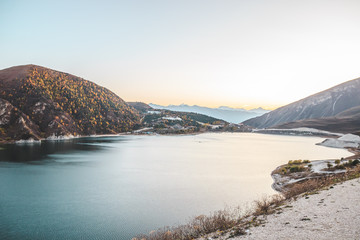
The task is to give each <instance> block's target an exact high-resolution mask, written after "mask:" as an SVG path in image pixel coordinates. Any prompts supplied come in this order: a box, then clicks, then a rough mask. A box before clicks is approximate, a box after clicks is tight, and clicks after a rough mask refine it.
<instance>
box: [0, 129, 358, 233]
mask: <svg viewBox="0 0 360 240" xmlns="http://www.w3.org/2000/svg"><path fill="white" fill-rule="evenodd" d="M322 140H323V139H321V138H315V137H298V136H278V135H264V134H255V133H221V134H220V133H209V134H201V135H189V136H118V137H98V138H83V139H73V140H68V141H47V142H42V143H41V144H33V145H7V146H3V147H2V148H3V149H2V150H0V160H1V161H0V239H131V238H132V237H133V236H134V235H136V234H138V233H147V232H149V231H151V230H154V229H157V228H160V227H163V226H165V225H168V226H169V225H177V224H180V223H184V222H186V221H187V220H189V219H190V218H191V217H194V216H196V215H200V214H208V213H209V212H212V211H215V210H219V209H223V208H224V207H226V206H237V205H244V204H246V203H250V202H252V201H253V200H255V199H258V198H259V197H261V196H262V195H264V194H273V193H274V191H273V190H272V189H271V184H272V179H271V176H270V173H271V171H272V170H273V169H274V168H276V167H277V166H278V165H280V164H283V163H286V162H287V161H288V160H294V159H310V160H316V159H328V158H340V157H346V156H350V155H351V154H350V153H349V152H347V151H345V150H341V149H332V148H326V147H321V146H316V145H315V143H317V142H321V141H322Z"/></svg>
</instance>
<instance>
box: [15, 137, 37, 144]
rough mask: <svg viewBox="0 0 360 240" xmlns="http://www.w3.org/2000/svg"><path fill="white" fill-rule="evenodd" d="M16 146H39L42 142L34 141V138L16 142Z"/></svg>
mask: <svg viewBox="0 0 360 240" xmlns="http://www.w3.org/2000/svg"><path fill="white" fill-rule="evenodd" d="M15 143H16V144H38V143H41V141H40V140H34V139H32V138H30V139H27V140H19V141H15Z"/></svg>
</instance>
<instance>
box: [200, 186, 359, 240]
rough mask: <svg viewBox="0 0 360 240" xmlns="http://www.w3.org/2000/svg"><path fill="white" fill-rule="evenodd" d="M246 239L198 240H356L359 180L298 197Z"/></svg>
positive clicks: (265, 218)
mask: <svg viewBox="0 0 360 240" xmlns="http://www.w3.org/2000/svg"><path fill="white" fill-rule="evenodd" d="M258 219H260V220H264V223H262V224H261V225H260V226H258V227H251V228H250V229H249V230H247V234H246V235H242V236H237V237H233V238H229V233H227V234H225V235H223V236H219V235H218V236H216V237H214V235H211V234H210V235H208V237H205V238H201V239H208V240H210V239H214V240H215V239H216V240H223V239H233V240H242V239H254V240H255V239H256V240H262V239H266V240H273V239H276V240H278V239H289V240H290V239H291V240H293V239H316V240H318V239H324V240H325V239H326V240H332V239H340V240H347V239H357V240H360V179H353V180H350V181H346V182H343V183H339V184H336V185H334V186H333V187H330V188H328V190H322V191H320V192H318V193H317V194H312V195H308V196H302V197H298V198H297V200H293V201H288V202H286V203H285V204H284V205H283V206H282V207H280V208H278V209H277V211H276V212H275V213H274V214H271V215H268V216H265V217H263V219H262V217H259V218H258Z"/></svg>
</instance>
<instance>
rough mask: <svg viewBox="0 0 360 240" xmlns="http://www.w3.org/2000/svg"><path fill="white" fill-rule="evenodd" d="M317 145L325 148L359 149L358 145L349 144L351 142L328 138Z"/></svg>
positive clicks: (354, 143)
mask: <svg viewBox="0 0 360 240" xmlns="http://www.w3.org/2000/svg"><path fill="white" fill-rule="evenodd" d="M317 145H321V146H325V147H333V148H357V147H359V143H356V142H351V141H342V140H339V139H334V138H328V139H325V140H324V141H323V142H321V143H317Z"/></svg>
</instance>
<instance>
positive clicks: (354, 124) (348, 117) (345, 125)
mask: <svg viewBox="0 0 360 240" xmlns="http://www.w3.org/2000/svg"><path fill="white" fill-rule="evenodd" d="M299 127H309V128H316V129H321V130H326V131H330V132H338V133H356V134H359V133H360V106H358V107H353V108H350V109H348V110H345V111H344V112H341V113H339V114H337V115H336V116H335V117H326V118H317V119H305V120H299V121H295V122H288V123H284V124H280V125H276V126H274V128H280V129H291V128H299Z"/></svg>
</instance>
